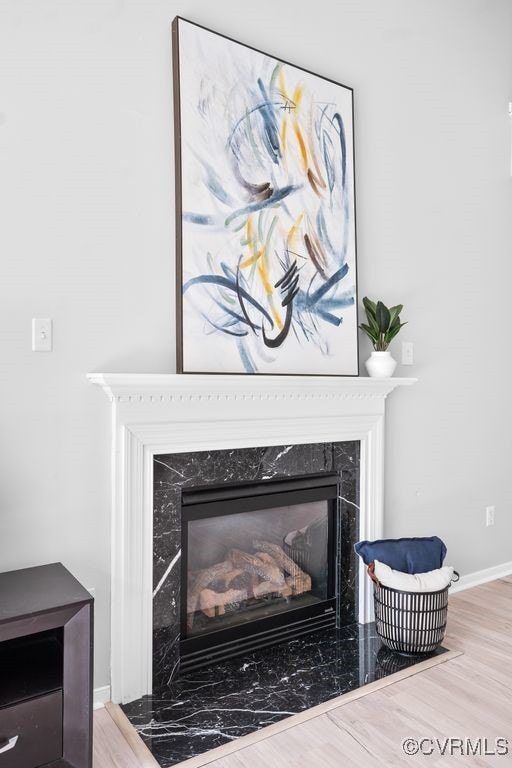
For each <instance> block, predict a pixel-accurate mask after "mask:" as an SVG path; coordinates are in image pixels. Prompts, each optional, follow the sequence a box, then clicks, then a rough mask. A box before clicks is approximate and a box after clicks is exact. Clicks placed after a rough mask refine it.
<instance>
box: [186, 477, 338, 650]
mask: <svg viewBox="0 0 512 768" xmlns="http://www.w3.org/2000/svg"><path fill="white" fill-rule="evenodd" d="M337 495H338V492H337V476H333V475H332V474H327V475H312V476H308V477H301V478H294V479H283V480H273V481H266V482H262V483H258V484H256V485H254V484H253V485H251V484H243V485H242V484H241V485H237V486H233V485H229V486H223V487H222V488H215V489H213V488H204V489H197V490H193V491H192V492H186V493H184V495H183V507H182V519H183V522H182V530H183V542H182V543H183V549H182V552H183V581H182V584H183V585H184V586H185V589H184V590H183V592H184V594H182V627H181V636H182V658H183V657H186V656H187V652H192V654H195V653H199V654H200V655H201V654H202V653H203V654H204V652H206V655H207V656H208V655H209V654H211V653H212V651H213V650H214V649H215V648H217V652H218V653H223V650H224V652H225V653H224V655H232V653H233V652H240V651H241V650H243V649H244V648H247V647H255V645H256V644H259V645H261V644H265V643H267V642H268V641H269V640H271V639H272V640H273V641H274V642H275V641H276V640H278V639H279V636H280V632H281V633H282V632H283V631H284V633H285V634H286V636H290V632H293V626H294V625H295V631H296V632H297V633H298V634H301V633H303V631H307V630H309V629H312V628H314V626H315V620H316V621H318V620H320V621H321V622H324V623H325V620H326V615H327V616H328V618H329V620H330V621H331V622H332V621H334V602H335V601H334V595H335V584H334V581H335V529H336V511H337V506H336V505H337ZM222 649H223V650H222Z"/></svg>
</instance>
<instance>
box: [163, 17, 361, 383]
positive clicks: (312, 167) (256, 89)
mask: <svg viewBox="0 0 512 768" xmlns="http://www.w3.org/2000/svg"><path fill="white" fill-rule="evenodd" d="M176 27H177V30H176ZM176 31H177V32H178V35H176ZM174 44H175V46H176V45H178V57H179V70H177V71H176V72H175V76H177V82H175V87H176V85H179V89H178V91H177V93H176V96H177V97H178V98H179V102H178V104H179V110H178V113H179V133H180V135H179V136H178V140H177V152H178V159H180V160H181V200H180V202H181V206H180V209H179V210H180V214H181V215H180V221H178V227H180V230H181V253H178V254H177V258H178V259H179V260H180V259H181V275H180V277H179V286H178V290H179V291H180V292H181V294H182V295H181V298H182V310H181V311H182V316H181V317H180V320H181V322H182V328H181V337H182V338H181V343H182V347H181V349H182V365H181V368H182V370H183V371H184V372H219V373H220V372H222V373H229V372H231V373H263V374H281V373H283V374H317V375H322V374H324V375H326V374H337V375H357V372H358V359H357V311H356V253H355V220H354V179H353V173H354V171H353V119H352V115H353V110H352V90H351V89H350V88H347V87H345V86H342V85H339V84H337V83H334V82H331V81H330V80H326V79H324V78H322V77H319V76H317V75H313V74H311V73H309V72H307V71H305V70H303V69H300V68H298V67H294V66H291V65H290V64H286V63H282V62H280V61H279V60H278V59H275V58H272V57H270V56H267V55H265V54H263V53H260V52H259V51H256V50H253V49H252V48H248V47H247V46H244V45H241V44H239V43H236V42H234V41H232V40H229V39H227V38H225V37H223V36H221V35H218V34H215V33H213V32H210V31H209V30H206V29H203V28H202V27H199V26H197V25H195V24H192V23H190V22H187V21H184V20H182V19H179V20H176V21H175V38H174ZM175 54H176V50H175ZM175 66H176V65H175ZM179 167H180V165H178V168H179ZM178 343H180V341H178Z"/></svg>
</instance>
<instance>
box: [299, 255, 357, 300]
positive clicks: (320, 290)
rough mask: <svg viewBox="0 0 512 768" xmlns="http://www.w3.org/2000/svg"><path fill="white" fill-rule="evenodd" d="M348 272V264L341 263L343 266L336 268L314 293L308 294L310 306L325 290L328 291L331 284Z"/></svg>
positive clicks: (341, 278)
mask: <svg viewBox="0 0 512 768" xmlns="http://www.w3.org/2000/svg"><path fill="white" fill-rule="evenodd" d="M347 272H348V264H343V266H342V267H341V268H340V269H338V270H337V271H336V272H335V273H334V274H333V275H331V277H330V278H329V279H328V280H326V281H325V283H324V284H323V285H321V286H320V288H317V289H316V291H315V292H314V293H312V294H311V295H310V296H309V299H308V301H309V302H310V303H311V306H314V305H315V304H316V303H317V301H318V300H319V299H321V298H322V296H324V295H325V294H326V293H327V291H329V290H330V289H331V288H332V287H333V286H335V285H336V283H339V282H340V280H343V278H344V277H345V275H346V274H347Z"/></svg>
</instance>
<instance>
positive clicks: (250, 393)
mask: <svg viewBox="0 0 512 768" xmlns="http://www.w3.org/2000/svg"><path fill="white" fill-rule="evenodd" d="M87 378H88V380H89V381H90V382H91V383H92V384H97V385H99V386H101V387H102V389H103V391H104V392H105V394H107V395H108V397H109V398H111V399H112V400H126V399H131V398H135V399H144V400H152V399H156V400H159V399H161V398H174V397H178V398H184V397H185V398H187V399H203V398H204V399H212V398H213V399H217V398H221V397H222V398H223V399H226V398H227V399H232V398H233V399H237V398H238V397H241V398H244V399H247V398H249V399H252V400H254V399H281V398H286V397H291V398H299V399H311V398H314V399H316V398H325V397H332V398H333V399H338V398H368V397H370V398H374V397H377V398H382V397H386V396H387V395H388V394H389V393H390V392H392V391H393V390H394V389H396V388H397V387H403V386H409V385H411V384H414V383H415V382H416V381H417V379H415V378H403V377H396V378H395V377H392V378H385V379H375V378H370V377H368V376H354V377H344V376H249V375H233V374H215V375H212V374H176V373H89V374H88V375H87Z"/></svg>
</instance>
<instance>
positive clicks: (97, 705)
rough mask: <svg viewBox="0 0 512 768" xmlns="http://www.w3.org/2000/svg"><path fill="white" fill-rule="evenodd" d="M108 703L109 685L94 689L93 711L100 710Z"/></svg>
mask: <svg viewBox="0 0 512 768" xmlns="http://www.w3.org/2000/svg"><path fill="white" fill-rule="evenodd" d="M107 701H110V685H104V686H103V687H102V688H95V689H94V692H93V709H101V708H102V707H104V706H105V704H106V703H107Z"/></svg>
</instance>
